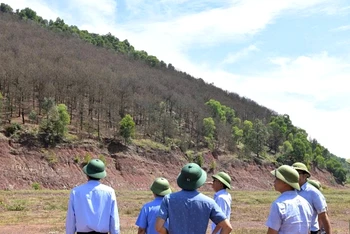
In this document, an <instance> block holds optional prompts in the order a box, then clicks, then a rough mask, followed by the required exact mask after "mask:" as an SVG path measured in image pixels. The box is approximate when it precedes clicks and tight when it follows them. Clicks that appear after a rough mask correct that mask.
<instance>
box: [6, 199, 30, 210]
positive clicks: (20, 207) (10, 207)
mask: <svg viewBox="0 0 350 234" xmlns="http://www.w3.org/2000/svg"><path fill="white" fill-rule="evenodd" d="M25 205H26V202H25V201H15V202H14V203H13V204H8V205H7V206H6V209H7V210H8V211H22V210H24V209H25V208H26V206H25Z"/></svg>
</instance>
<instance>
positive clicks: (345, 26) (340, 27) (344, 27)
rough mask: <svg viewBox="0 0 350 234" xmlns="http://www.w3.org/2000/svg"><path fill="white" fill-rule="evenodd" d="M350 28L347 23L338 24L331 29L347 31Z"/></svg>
mask: <svg viewBox="0 0 350 234" xmlns="http://www.w3.org/2000/svg"><path fill="white" fill-rule="evenodd" d="M348 30H350V24H349V25H343V26H339V27H337V28H334V29H332V31H336V32H337V31H348Z"/></svg>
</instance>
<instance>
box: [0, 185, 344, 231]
mask: <svg viewBox="0 0 350 234" xmlns="http://www.w3.org/2000/svg"><path fill="white" fill-rule="evenodd" d="M204 193H205V194H207V195H208V196H212V195H213V193H212V192H204ZM231 194H232V198H233V202H232V216H231V223H232V226H233V228H234V231H233V233H235V234H243V233H244V234H247V233H248V234H258V233H266V227H265V221H266V218H267V216H268V212H269V207H270V204H271V202H272V201H273V200H274V199H276V197H277V196H278V193H276V192H275V191H272V190H271V191H232V192H231ZM324 194H325V196H326V198H327V202H328V206H329V215H330V218H331V222H332V227H333V230H334V232H333V233H335V234H336V233H338V234H344V233H348V232H349V213H350V189H343V190H332V189H327V190H325V191H324ZM68 197H69V191H56V190H36V191H35V190H30V191H22V190H21V191H0V234H2V233H6V234H10V233H16V234H17V233H27V234H34V233H35V234H44V233H46V234H58V233H64V223H65V215H66V210H67V202H68ZM117 199H118V206H119V213H120V219H121V229H122V233H124V234H131V233H137V229H136V227H135V225H134V223H135V220H136V217H137V215H138V212H139V209H140V208H141V206H142V205H143V204H144V203H145V202H147V201H149V200H150V199H152V195H151V193H150V192H149V191H127V190H125V191H117Z"/></svg>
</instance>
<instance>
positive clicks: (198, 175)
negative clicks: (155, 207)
mask: <svg viewBox="0 0 350 234" xmlns="http://www.w3.org/2000/svg"><path fill="white" fill-rule="evenodd" d="M206 179H207V173H206V172H205V171H204V170H203V169H202V168H201V167H200V166H199V165H197V164H196V163H188V164H186V165H185V166H184V167H183V168H182V169H181V172H180V174H179V175H178V177H177V184H178V186H179V187H180V188H182V190H181V191H179V192H175V193H170V194H168V195H165V196H164V198H163V201H162V203H161V205H160V209H159V213H158V217H157V220H156V230H157V232H158V233H161V234H163V233H166V231H167V230H166V229H165V228H164V223H165V221H166V220H167V219H169V228H168V232H169V234H205V233H206V231H207V227H208V223H209V219H210V220H212V221H213V222H214V223H215V224H216V225H217V226H218V227H219V228H221V233H222V234H228V233H230V232H231V230H232V227H231V224H230V222H229V220H228V219H227V218H226V216H225V214H224V213H223V212H222V210H221V209H220V207H219V206H218V205H217V204H216V203H215V201H214V200H213V199H211V198H210V197H208V196H206V195H204V194H202V193H200V192H198V191H197V189H198V188H199V187H201V186H202V185H203V184H204V183H205V181H206Z"/></svg>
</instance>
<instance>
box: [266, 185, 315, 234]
mask: <svg viewBox="0 0 350 234" xmlns="http://www.w3.org/2000/svg"><path fill="white" fill-rule="evenodd" d="M311 217H312V208H311V206H310V204H309V203H308V202H307V201H306V200H305V199H304V198H303V197H301V196H299V195H298V193H297V191H296V190H294V191H286V192H284V193H282V194H281V195H280V196H279V197H278V198H277V199H276V200H275V201H274V202H273V203H272V205H271V208H270V214H269V217H268V219H267V222H266V226H268V227H269V228H272V229H273V230H276V231H278V233H279V234H302V233H303V234H306V233H309V230H310V225H311Z"/></svg>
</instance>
